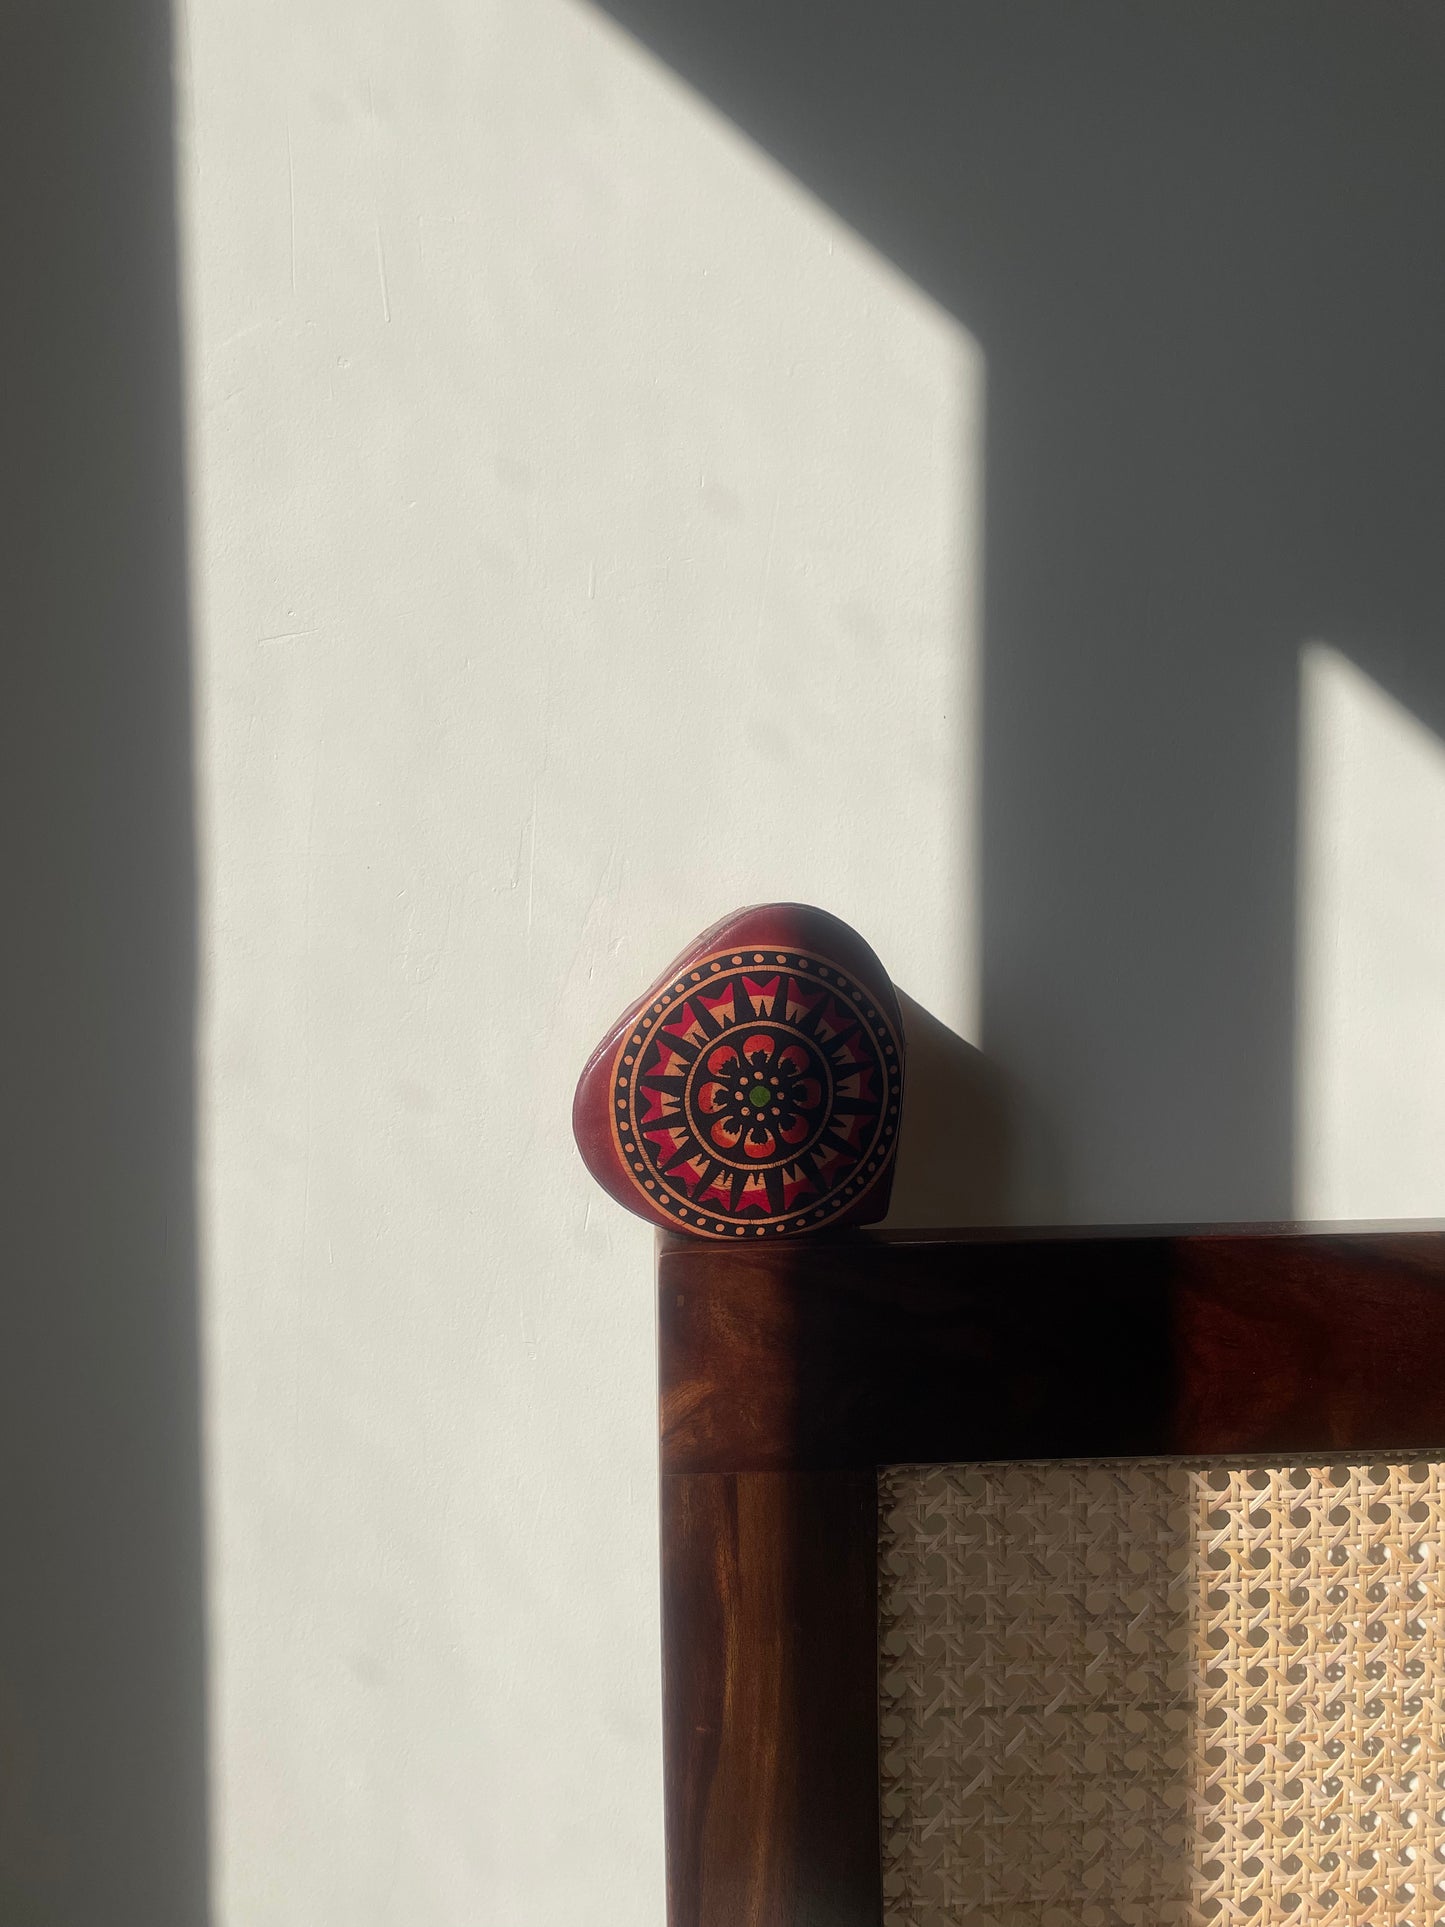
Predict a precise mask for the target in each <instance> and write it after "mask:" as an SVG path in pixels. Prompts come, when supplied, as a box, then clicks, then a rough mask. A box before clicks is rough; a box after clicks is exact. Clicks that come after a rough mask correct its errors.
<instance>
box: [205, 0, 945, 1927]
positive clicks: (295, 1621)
mask: <svg viewBox="0 0 1445 1927" xmlns="http://www.w3.org/2000/svg"><path fill="white" fill-rule="evenodd" d="M177 30H178V68H179V71H178V88H179V92H180V97H181V129H182V132H181V200H182V213H181V221H182V252H183V259H184V264H185V290H186V336H187V344H188V355H189V379H188V402H189V413H190V434H191V455H190V463H191V496H192V508H193V515H194V532H193V561H192V569H193V585H194V596H195V603H196V627H197V670H196V673H197V702H198V711H199V722H198V730H199V740H198V760H199V775H198V787H199V811H200V866H201V889H202V974H203V981H202V995H203V1008H202V1023H201V1072H200V1075H201V1170H200V1194H201V1209H202V1221H203V1222H202V1232H203V1242H204V1272H205V1277H204V1297H203V1335H204V1349H205V1386H204V1390H205V1419H206V1452H207V1466H206V1489H207V1499H208V1516H209V1523H208V1531H209V1561H208V1564H209V1619H210V1628H211V1639H212V1651H211V1677H212V1722H213V1724H212V1743H211V1750H212V1767H213V1783H212V1790H211V1803H212V1812H213V1820H214V1827H215V1874H214V1884H215V1895H216V1921H217V1927H362V1923H375V1924H376V1927H490V1923H497V1924H498V1927H502V1924H504V1923H505V1924H506V1927H511V1924H512V1923H519V1924H520V1923H526V1924H527V1927H579V1924H580V1923H585V1924H586V1927H612V1924H614V1923H615V1927H642V1924H643V1923H647V1922H649V1921H658V1920H660V1918H661V1907H662V1901H661V1836H660V1789H659V1750H658V1691H657V1612H656V1599H655V1595H656V1563H655V1545H656V1525H655V1509H654V1473H655V1466H654V1446H653V1413H654V1397H653V1330H652V1304H651V1296H650V1274H651V1245H650V1236H649V1234H648V1233H647V1232H646V1231H645V1230H644V1229H643V1228H642V1227H640V1226H639V1225H638V1224H637V1223H636V1222H634V1221H632V1220H630V1219H627V1218H625V1217H624V1216H623V1215H622V1214H621V1213H619V1212H618V1211H616V1210H614V1209H613V1208H612V1207H611V1206H610V1205H609V1204H608V1203H607V1202H606V1201H605V1200H603V1199H602V1198H601V1197H600V1196H599V1195H597V1194H596V1193H595V1192H594V1191H593V1190H592V1188H591V1186H590V1184H589V1182H588V1181H587V1180H586V1179H585V1177H584V1174H583V1172H582V1170H581V1167H580V1165H579V1164H578V1163H577V1161H576V1159H575V1157H574V1154H573V1152H572V1148H571V1144H570V1138H569V1134H568V1104H569V1099H570V1093H571V1086H572V1082H573V1079H574V1078H575V1075H576V1073H577V1070H578V1069H579V1067H580V1064H581V1062H582V1059H583V1056H584V1054H585V1051H586V1049H587V1048H588V1046H589V1045H590V1044H591V1043H592V1041H593V1040H594V1034H595V1033H596V1032H597V1031H598V1030H599V1028H600V1027H601V1025H602V1024H603V1023H604V1022H605V1021H606V1020H607V1019H608V1018H610V1017H611V1016H612V1015H613V1014H614V1013H615V1011H616V1009H617V1008H619V1007H620V1006H621V1004H622V1003H623V1002H624V1001H625V1000H626V999H627V998H628V997H629V996H630V995H631V994H632V993H633V992H634V991H635V990H636V989H637V988H639V987H640V986H641V984H642V983H643V982H645V981H646V979H647V978H648V977H649V976H650V975H651V973H652V972H653V970H654V969H655V968H656V967H657V966H658V965H659V964H660V963H661V962H662V961H664V960H665V959H666V957H667V956H668V955H669V954H671V952H672V951H673V950H674V949H675V948H676V947H677V946H679V945H680V944H681V943H682V942H683V941H684V940H685V939H686V938H688V937H689V936H690V935H692V934H693V933H694V931H695V930H696V929H698V928H700V927H701V926H702V925H703V924H704V923H706V922H707V921H708V920H710V919H711V918H713V917H714V916H716V915H718V914H719V913H721V912H723V911H725V910H728V909H731V908H733V907H734V906H736V905H737V904H739V903H744V902H748V901H754V900H759V899H767V898H771V897H783V896H798V897H802V898H804V899H811V900H816V901H818V902H821V903H824V904H826V905H827V906H828V907H830V908H831V909H833V910H835V911H837V912H839V913H840V914H842V915H843V916H845V917H848V918H850V919H852V920H854V921H855V922H856V923H857V924H858V925H859V926H860V927H861V928H862V929H863V930H864V932H865V933H867V934H868V935H870V936H871V937H873V938H874V939H875V941H876V942H877V944H878V946H879V948H880V949H881V951H882V953H883V956H884V960H885V962H886V963H887V965H888V966H889V968H890V970H891V971H892V972H893V974H894V976H895V977H896V978H897V979H898V980H899V981H900V982H901V983H902V984H904V985H905V986H906V987H907V988H908V989H909V990H911V991H912V992H913V993H914V994H915V995H916V996H917V997H918V998H919V999H920V1000H921V1001H922V1002H924V1003H925V1004H926V1005H928V1006H930V1007H931V1008H932V1009H933V1011H934V1012H935V1013H936V1014H937V1015H939V1016H940V1017H942V1018H944V1019H945V1020H946V1021H948V1022H950V1023H952V1024H953V1025H955V1027H957V1028H958V1029H959V1030H961V1031H963V1032H965V1033H967V1032H968V1031H969V1029H970V1027H971V1023H972V1019H973V1002H972V999H973V988H972V978H973V965H972V956H973V950H972V921H971V916H972V911H971V904H972V872H971V846H970V822H971V797H972V789H973V774H974V764H973V756H972V749H971V743H972V736H971V731H972V703H973V689H972V643H973V634H972V624H973V615H972V612H973V609H974V606H975V600H976V593H977V583H976V570H975V560H974V532H975V524H976V513H975V502H976V492H977V479H978V477H977V465H976V456H977V450H978V445H979V431H980V424H981V407H982V369H981V366H980V363H979V359H978V356H977V354H976V352H975V350H974V349H973V348H972V346H971V344H970V343H969V342H968V341H967V340H966V339H965V338H964V337H963V336H962V335H961V334H960V332H959V331H958V329H957V327H956V325H955V324H954V323H952V322H951V321H950V320H949V319H948V318H947V317H945V316H943V315H942V314H941V313H939V312H938V311H937V310H935V309H934V308H932V307H931V306H930V305H929V304H928V303H927V302H926V301H925V300H924V299H923V298H922V297H921V296H919V295H918V293H917V292H916V291H915V290H914V289H912V288H911V287H910V286H909V285H908V284H907V283H906V282H905V281H904V280H903V279H901V278H900V277H899V276H898V275H897V273H896V272H895V271H894V270H892V269H890V268H889V267H888V266H887V265H886V264H884V263H883V262H881V261H880V260H879V259H878V258H876V257H875V256H874V255H872V254H871V253H870V252H869V251H868V250H867V249H866V248H865V247H864V246H862V245H861V244H860V243H859V242H858V241H856V240H855V239H854V238H852V237H851V236H850V235H849V234H848V233H847V232H846V231H845V230H844V229H842V228H841V226H840V225H839V224H838V223H837V221H836V220H835V219H834V218H833V217H831V216H830V215H829V214H827V213H826V212H825V211H824V210H822V209H821V208H820V207H818V206H817V205H816V204H814V203H812V202H810V201H809V200H808V199H807V198H806V197H805V196H804V195H803V194H802V192H801V191H800V190H799V189H798V188H797V186H796V185H795V184H793V183H792V182H791V181H789V180H788V179H787V177H786V176H784V175H783V174H782V173H780V172H779V171H778V170H777V169H775V168H774V167H773V166H772V165H771V164H770V163H768V162H767V161H765V160H764V159H763V158H762V157H761V156H760V155H759V154H758V153H757V152H755V151H753V150H752V149H750V148H749V147H748V146H747V145H746V144H745V143H744V142H743V141H742V139H741V138H740V137H739V136H738V135H737V134H736V133H735V132H734V131H733V130H731V129H730V128H729V127H727V126H726V125H725V124H723V123H722V122H720V121H719V120H718V119H717V118H716V117H715V116H714V115H713V114H712V113H711V112H710V111H709V110H708V109H707V108H705V107H704V106H703V105H702V104H701V103H700V102H699V101H698V100H696V99H695V98H693V97H692V96H690V95H689V94H688V93H687V92H686V91H685V90H684V89H683V88H682V87H681V86H680V85H679V84H678V82H677V81H676V80H674V79H673V78H672V77H671V76H670V75H669V74H667V73H666V72H665V71H664V70H663V69H662V68H660V67H659V66H657V65H656V64H654V63H653V62H652V61H651V60H650V59H649V58H648V57H647V56H645V55H644V54H642V53H641V52H639V51H638V50H636V49H635V48H634V47H633V46H632V45H631V44H630V43H628V42H627V41H626V40H625V39H624V38H623V37H621V36H620V35H619V34H618V32H617V31H616V29H615V28H613V27H611V26H609V25H608V24H606V23H605V22H603V21H602V20H601V19H600V18H598V17H597V16H595V15H593V14H592V13H590V12H589V11H588V10H586V8H584V7H582V6H580V5H575V4H573V3H572V0H527V4H519V3H518V0H414V3H413V4H411V5H409V6H407V7H387V6H383V5H381V4H379V0H370V3H368V4H362V5H357V4H354V0H352V3H348V4H345V5H343V4H341V0H284V3H283V0H248V4H246V5H244V6H243V5H239V4H236V0H187V4H186V5H185V7H184V10H183V11H182V12H181V13H180V14H179V16H178V20H177Z"/></svg>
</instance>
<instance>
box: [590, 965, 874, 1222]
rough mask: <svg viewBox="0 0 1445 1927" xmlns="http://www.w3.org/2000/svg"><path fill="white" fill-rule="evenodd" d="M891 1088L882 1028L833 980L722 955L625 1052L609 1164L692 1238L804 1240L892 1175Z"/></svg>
mask: <svg viewBox="0 0 1445 1927" xmlns="http://www.w3.org/2000/svg"><path fill="white" fill-rule="evenodd" d="M901 1086H902V1074H901V1058H900V1053H899V1047H898V1038H897V1036H896V1035H895V1033H894V1030H893V1026H892V1024H891V1023H890V1022H889V1020H888V1018H887V1017H886V1016H885V1015H884V1013H883V1012H882V1011H881V1010H879V1009H878V1008H877V1007H876V1006H875V1005H874V1004H873V1003H872V1001H871V1000H870V998H869V997H868V995H867V993H866V991H864V990H863V989H862V987H861V986H860V985H858V984H856V983H854V981H853V980H852V979H851V978H850V977H848V976H847V975H846V974H845V973H844V972H843V971H841V970H839V969H838V968H837V966H836V965H834V964H832V963H830V962H828V961H827V960H826V959H824V958H820V957H816V956H811V955H809V954H808V953H807V952H804V951H797V950H793V951H783V950H773V951H746V952H742V951H726V952H722V953H720V954H719V955H717V956H715V957H704V958H703V959H701V961H699V962H697V963H695V964H693V965H691V966H690V967H689V968H688V970H687V972H686V974H685V975H684V976H682V977H679V978H677V979H676V980H675V981H674V982H673V983H671V984H669V985H668V986H667V988H666V989H665V990H663V991H661V992H659V993H658V995H657V997H656V998H655V999H654V1001H653V1002H652V1003H651V1004H650V1005H649V1006H648V1008H647V1009H646V1010H645V1011H644V1012H643V1013H642V1015H641V1016H640V1017H639V1018H638V1020H637V1022H636V1023H635V1024H634V1025H633V1027H632V1029H631V1030H630V1031H629V1032H628V1033H627V1035H626V1036H625V1037H624V1039H623V1041H622V1044H621V1046H620V1048H619V1050H618V1052H617V1061H616V1066H615V1069H614V1073H613V1091H614V1098H615V1103H614V1110H613V1126H614V1130H615V1132H616V1136H617V1149H618V1152H619V1154H620V1155H621V1157H622V1159H623V1161H624V1162H625V1164H626V1166H627V1169H628V1171H629V1172H630V1173H631V1175H632V1177H633V1180H634V1182H635V1183H636V1184H637V1186H638V1187H639V1189H640V1190H642V1191H643V1192H644V1193H645V1194H646V1196H647V1198H648V1200H649V1202H650V1203H654V1204H656V1205H657V1206H658V1208H659V1209H660V1210H662V1211H664V1212H666V1213H667V1214H668V1215H669V1216H670V1217H674V1218H676V1219H677V1220H678V1222H679V1223H680V1224H682V1225H685V1226H686V1228H687V1229H688V1230H690V1231H694V1232H702V1233H704V1234H706V1235H707V1236H710V1237H747V1236H755V1237H767V1236H770V1235H771V1236H777V1235H779V1234H781V1233H784V1232H794V1231H811V1230H814V1229H816V1228H817V1227H818V1226H820V1225H822V1224H825V1223H827V1222H828V1220H829V1219H831V1218H835V1217H837V1216H838V1215H839V1214H840V1213H841V1212H843V1211H846V1210H848V1209H849V1208H850V1207H851V1206H853V1205H855V1204H857V1203H858V1201H859V1199H860V1198H861V1197H862V1196H863V1194H864V1193H865V1192H866V1191H868V1189H869V1188H870V1187H871V1186H872V1185H873V1184H875V1183H876V1182H877V1180H878V1178H879V1177H880V1176H881V1175H882V1174H883V1172H884V1171H885V1170H886V1169H887V1167H888V1160H889V1158H890V1157H891V1156H892V1153H893V1146H894V1140H895V1139H896V1137H897V1133H898V1122H899V1114H900V1099H901Z"/></svg>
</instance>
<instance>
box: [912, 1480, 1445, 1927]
mask: <svg viewBox="0 0 1445 1927" xmlns="http://www.w3.org/2000/svg"><path fill="white" fill-rule="evenodd" d="M1442 1520H1445V1464H1439V1463H1430V1464H1419V1463H1412V1464H1392V1465H1378V1464H1377V1465H1325V1466H1321V1465H1314V1466H1298V1465H1296V1466H1284V1467H1281V1466H1278V1465H1273V1466H1262V1465H1259V1464H1256V1463H1246V1464H1240V1463H1238V1462H1232V1463H1229V1464H1225V1463H1222V1462H1219V1461H1187V1462H1180V1461H1174V1462H1163V1461H1132V1462H1116V1463H1093V1464H1068V1465H1013V1466H1004V1467H987V1466H985V1467H972V1466H942V1467H938V1466H934V1467H921V1468H920V1467H908V1466H896V1467H892V1468H890V1469H889V1470H888V1471H887V1472H885V1473H884V1475H883V1477H882V1480H881V1527H882V1536H881V1546H880V1568H879V1570H880V1609H881V1617H880V1654H879V1659H880V1666H879V1679H880V1695H881V1707H880V1717H881V1731H882V1800H883V1841H884V1891H885V1896H886V1898H885V1921H886V1927H945V1924H947V1927H953V1924H954V1923H958V1922H967V1923H968V1924H969V1927H1175V1923H1180V1924H1184V1923H1188V1924H1189V1927H1193V1924H1194V1923H1200V1924H1201V1927H1203V1924H1204V1923H1210V1924H1211V1927H1222V1923H1234V1922H1244V1921H1249V1922H1251V1923H1252V1924H1253V1927H1275V1923H1281V1927H1282V1924H1283V1923H1286V1922H1288V1923H1289V1927H1301V1924H1302V1923H1306V1922H1308V1923H1310V1927H1315V1924H1316V1923H1319V1924H1321V1927H1324V1924H1325V1923H1328V1927H1361V1923H1371V1924H1372V1927H1373V1924H1374V1923H1379V1927H1445V1710H1442V1708H1445V1652H1442V1647H1441V1641H1442V1635H1445V1582H1442V1572H1441V1560H1440V1557H1439V1553H1438V1549H1437V1541H1438V1536H1439V1534H1440V1531H1441V1523H1442Z"/></svg>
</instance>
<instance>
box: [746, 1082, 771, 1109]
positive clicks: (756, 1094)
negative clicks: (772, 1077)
mask: <svg viewBox="0 0 1445 1927" xmlns="http://www.w3.org/2000/svg"><path fill="white" fill-rule="evenodd" d="M772 1099H773V1094H772V1092H771V1091H770V1090H769V1089H768V1087H767V1085H766V1084H754V1086H753V1088H752V1089H751V1090H750V1091H749V1092H748V1102H749V1103H750V1104H756V1105H758V1106H759V1108H761V1107H762V1106H763V1105H764V1104H770V1103H771V1102H772Z"/></svg>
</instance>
